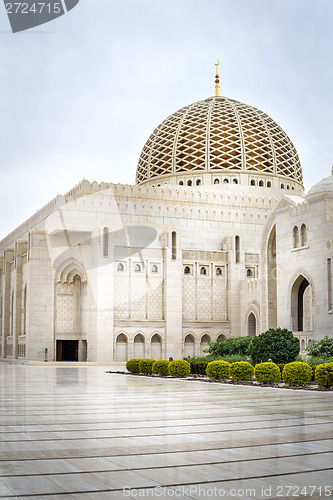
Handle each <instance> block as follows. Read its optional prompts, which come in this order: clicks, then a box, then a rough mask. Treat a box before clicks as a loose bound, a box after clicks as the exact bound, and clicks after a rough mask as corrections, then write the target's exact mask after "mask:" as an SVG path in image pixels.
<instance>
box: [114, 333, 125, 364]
mask: <svg viewBox="0 0 333 500" xmlns="http://www.w3.org/2000/svg"><path fill="white" fill-rule="evenodd" d="M127 349H128V348H127V337H126V335H125V334H124V333H120V334H119V335H118V337H117V339H116V353H115V354H116V355H115V359H116V361H127V359H128V351H127Z"/></svg>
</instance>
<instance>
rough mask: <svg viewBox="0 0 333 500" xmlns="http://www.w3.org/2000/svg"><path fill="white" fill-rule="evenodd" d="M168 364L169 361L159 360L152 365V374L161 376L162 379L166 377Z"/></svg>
mask: <svg viewBox="0 0 333 500" xmlns="http://www.w3.org/2000/svg"><path fill="white" fill-rule="evenodd" d="M169 363H170V361H168V360H167V359H160V360H158V361H155V363H154V364H153V368H152V372H153V373H154V374H155V375H162V376H163V377H166V376H167V375H169V370H168V367H169Z"/></svg>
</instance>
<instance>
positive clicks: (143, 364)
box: [139, 359, 156, 374]
mask: <svg viewBox="0 0 333 500" xmlns="http://www.w3.org/2000/svg"><path fill="white" fill-rule="evenodd" d="M155 361H156V360H155V359H140V362H139V371H140V373H146V374H147V373H153V364H154V363H155Z"/></svg>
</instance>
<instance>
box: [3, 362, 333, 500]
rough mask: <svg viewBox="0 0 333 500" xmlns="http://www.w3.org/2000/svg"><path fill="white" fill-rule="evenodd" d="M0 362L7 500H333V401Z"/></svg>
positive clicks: (316, 395) (327, 396)
mask: <svg viewBox="0 0 333 500" xmlns="http://www.w3.org/2000/svg"><path fill="white" fill-rule="evenodd" d="M108 369H110V367H106V366H97V365H96V366H82V365H77V366H72V365H66V364H61V366H60V365H51V364H50V365H47V364H46V363H45V364H44V365H41V364H40V365H32V364H18V363H13V364H9V363H0V374H1V385H0V394H1V409H0V459H1V462H0V476H1V477H0V498H1V499H3V498H8V499H10V498H19V499H25V498H27V499H34V498H35V499H44V498H45V499H48V500H54V499H60V500H68V499H78V500H88V499H91V500H104V499H105V500H107V499H126V498H130V499H132V498H177V499H182V498H184V499H189V498H193V499H205V498H237V499H249V498H252V499H253V498H255V499H264V498H270V499H273V498H276V499H277V498H278V499H281V498H295V497H298V498H312V499H319V498H321V499H324V498H332V497H333V494H332V491H333V488H332V476H333V473H332V464H333V449H332V443H333V439H331V438H332V437H333V436H332V431H333V413H332V408H333V393H332V392H316V391H301V390H297V391H294V390H286V389H272V388H259V387H246V386H232V385H223V384H216V383H202V382H198V381H182V380H169V379H153V378H144V377H135V376H129V375H128V376H126V375H120V374H108V373H106V371H107V370H108Z"/></svg>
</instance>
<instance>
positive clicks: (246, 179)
mask: <svg viewBox="0 0 333 500" xmlns="http://www.w3.org/2000/svg"><path fill="white" fill-rule="evenodd" d="M218 174H220V176H219V175H218ZM227 174H229V176H228V175H227ZM224 177H226V178H224ZM191 178H192V180H191ZM259 179H261V180H259ZM302 180H303V179H302V170H301V165H300V161H299V158H298V155H297V152H296V149H295V147H294V145H293V143H292V142H291V140H290V139H289V137H288V136H287V134H286V133H285V132H284V131H283V130H282V128H281V127H280V126H279V125H278V124H277V123H276V122H275V121H274V120H272V118H270V117H269V116H268V115H266V114H265V113H263V112H262V111H260V110H259V109H256V108H254V107H252V106H248V105H247V104H243V103H241V102H238V101H234V100H232V99H228V98H226V97H210V98H208V99H205V100H203V101H198V102H196V103H194V104H191V105H189V106H185V107H184V108H182V109H180V110H179V111H177V112H176V113H174V114H173V115H171V116H169V117H168V118H166V120H164V121H163V122H162V123H161V124H160V125H159V126H158V127H157V128H156V129H155V130H154V132H153V133H152V134H151V136H150V137H149V139H148V140H147V142H146V144H145V146H144V148H143V150H142V152H141V155H140V158H139V162H138V167H137V173H136V182H137V184H143V183H146V182H148V183H149V184H153V185H154V184H156V183H157V182H160V183H165V182H167V183H168V182H169V183H173V184H175V183H176V184H188V185H195V184H197V185H200V184H201V183H203V184H213V183H214V184H218V183H220V182H221V183H223V182H224V183H225V182H233V183H234V184H238V183H240V184H248V185H260V186H266V187H272V186H273V184H274V186H275V187H282V188H286V187H287V185H288V189H289V187H291V189H296V190H298V191H299V190H300V189H303V186H302ZM273 181H274V182H273ZM288 182H289V184H288Z"/></svg>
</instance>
